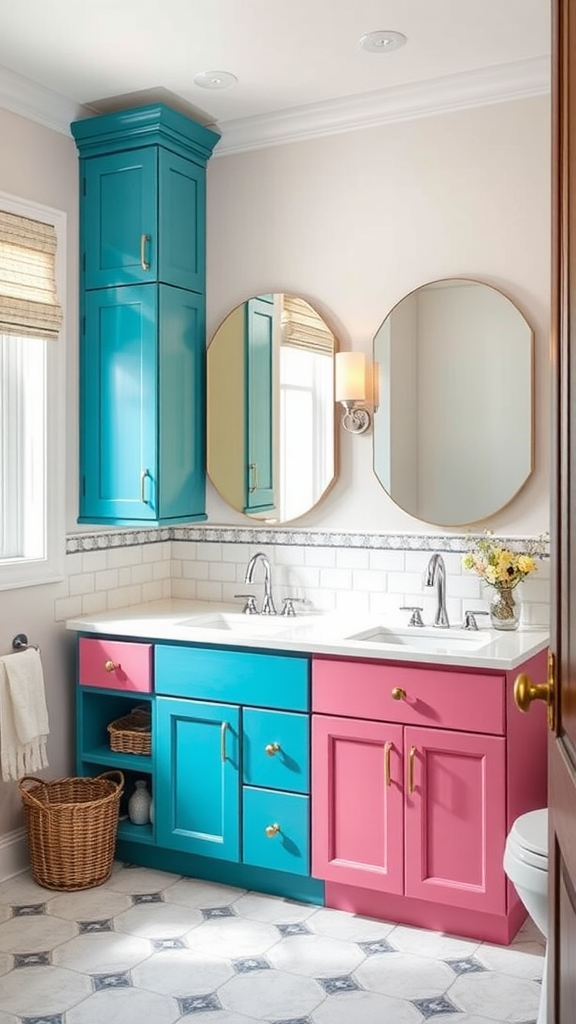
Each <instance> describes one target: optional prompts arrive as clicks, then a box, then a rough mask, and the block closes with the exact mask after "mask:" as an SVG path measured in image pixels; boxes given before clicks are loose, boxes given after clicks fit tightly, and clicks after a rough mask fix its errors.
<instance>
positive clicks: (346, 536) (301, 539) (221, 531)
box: [66, 526, 548, 557]
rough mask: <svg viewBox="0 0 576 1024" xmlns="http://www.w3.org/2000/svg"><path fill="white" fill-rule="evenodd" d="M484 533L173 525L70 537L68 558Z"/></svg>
mask: <svg viewBox="0 0 576 1024" xmlns="http://www.w3.org/2000/svg"><path fill="white" fill-rule="evenodd" d="M482 535H483V534H482V532H479V533H461V534H438V533H427V534H425V533H356V532H354V531H343V530H335V531H327V530H317V531H316V530H296V529H294V530H289V529H288V530H283V529H278V530H270V529H265V528H250V527H229V526H169V527H161V528H158V529H142V530H135V529H131V530H105V531H102V532H94V533H73V534H69V535H68V536H67V538H66V554H67V555H72V554H76V553H77V552H85V551H106V550H108V549H110V548H124V547H134V546H137V545H141V544H160V543H162V542H164V541H188V542H190V541H200V542H202V543H204V544H273V545H281V546H284V547H286V546H292V547H309V548H312V547H316V548H318V547H320V548H364V549H374V550H380V551H455V552H457V553H459V552H464V551H466V550H467V547H468V542H469V541H470V540H471V539H472V538H474V537H481V536H482ZM528 539H530V540H532V539H533V536H532V535H531V536H529V537H528V536H527V535H526V536H516V537H505V536H502V537H500V540H501V541H502V542H503V543H504V544H506V546H507V547H510V548H511V549H512V550H522V549H523V547H524V545H525V543H526V540H528ZM545 557H548V555H546V556H545Z"/></svg>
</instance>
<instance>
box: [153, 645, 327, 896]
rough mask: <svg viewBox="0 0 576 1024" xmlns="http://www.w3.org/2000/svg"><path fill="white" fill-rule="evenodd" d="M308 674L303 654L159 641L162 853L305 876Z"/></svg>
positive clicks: (157, 730) (157, 682) (158, 780)
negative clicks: (176, 852)
mask: <svg viewBox="0 0 576 1024" xmlns="http://www.w3.org/2000/svg"><path fill="white" fill-rule="evenodd" d="M309 674H310V668H309V660H308V659H307V658H305V657H290V656H284V655H278V654H264V653H256V652H252V651H245V650H243V651H235V650H230V649H222V650H218V649H216V648H205V647H188V646H173V645H167V644H158V645H156V648H155V689H156V701H155V707H156V726H155V734H156V748H155V749H156V769H155V784H154V789H155V792H156V794H157V801H156V806H157V813H156V829H157V841H158V843H159V844H160V845H161V846H162V847H165V848H168V849H177V850H182V851H185V852H188V853H191V854H202V855H204V856H207V857H212V858H218V859H222V860H227V861H238V862H239V863H241V864H243V865H246V866H252V867H261V868H268V869H270V870H274V871H281V872H284V873H289V874H300V875H305V876H308V875H309V867H310V850H309V761H310V744H309V715H308V713H307V712H308V708H309ZM266 704H270V705H272V707H265V706H264V707H263V706H261V705H266Z"/></svg>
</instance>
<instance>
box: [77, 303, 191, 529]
mask: <svg viewBox="0 0 576 1024" xmlns="http://www.w3.org/2000/svg"><path fill="white" fill-rule="evenodd" d="M81 355H82V359H81V366H82V373H81V383H80V406H81V435H80V464H81V465H80V516H79V522H90V523H98V522H100V523H109V524H114V523H118V524H120V523H124V524H127V523H134V524H138V523H146V522H156V523H171V522H174V521H178V522H194V521H198V520H203V519H205V518H206V515H205V511H204V507H205V488H206V484H205V448H206V441H205V407H204V402H205V393H204V361H205V347H204V299H203V297H202V296H200V295H197V294H195V293H194V292H186V291H183V290H182V289H180V288H172V287H169V286H168V285H160V286H158V287H157V286H155V285H136V286H133V287H132V286H126V287H123V288H104V289H99V290H98V291H88V292H86V294H85V301H84V330H83V336H82V352H81Z"/></svg>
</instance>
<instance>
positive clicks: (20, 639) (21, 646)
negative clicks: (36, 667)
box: [12, 633, 40, 651]
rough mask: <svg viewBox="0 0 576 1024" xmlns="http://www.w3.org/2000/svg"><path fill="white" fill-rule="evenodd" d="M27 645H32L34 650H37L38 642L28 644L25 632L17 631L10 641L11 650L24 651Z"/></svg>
mask: <svg viewBox="0 0 576 1024" xmlns="http://www.w3.org/2000/svg"><path fill="white" fill-rule="evenodd" d="M29 647H33V648H34V650H35V651H39V650H40V648H39V647H38V644H29V643H28V637H27V636H26V633H17V634H16V636H15V637H14V639H13V641H12V650H13V651H26V650H27V649H28V648H29Z"/></svg>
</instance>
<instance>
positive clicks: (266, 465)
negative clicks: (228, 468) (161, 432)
mask: <svg viewBox="0 0 576 1024" xmlns="http://www.w3.org/2000/svg"><path fill="white" fill-rule="evenodd" d="M244 337H245V367H246V370H245V373H246V383H245V386H246V463H247V464H246V504H245V508H244V511H245V512H264V511H267V510H272V509H274V507H275V499H274V434H273V421H272V416H273V408H274V396H273V345H274V303H273V301H272V302H271V301H269V300H268V299H266V298H264V297H257V298H254V299H249V300H248V302H247V303H246V321H245V333H244Z"/></svg>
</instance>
